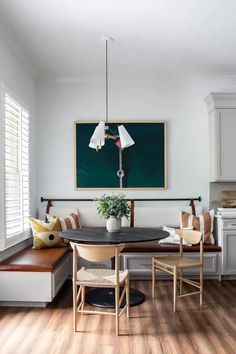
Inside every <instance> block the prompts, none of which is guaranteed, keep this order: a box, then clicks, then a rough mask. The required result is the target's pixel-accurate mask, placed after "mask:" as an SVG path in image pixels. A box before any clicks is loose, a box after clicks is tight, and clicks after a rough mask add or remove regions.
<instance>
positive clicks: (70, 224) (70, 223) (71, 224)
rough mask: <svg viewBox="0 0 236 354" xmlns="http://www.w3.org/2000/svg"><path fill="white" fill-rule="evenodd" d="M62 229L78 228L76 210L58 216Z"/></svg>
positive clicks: (78, 222)
mask: <svg viewBox="0 0 236 354" xmlns="http://www.w3.org/2000/svg"><path fill="white" fill-rule="evenodd" d="M60 223H61V228H62V231H66V230H73V229H80V228H81V226H80V221H79V214H78V211H77V210H75V211H73V212H72V213H71V214H70V215H68V216H67V217H65V218H60Z"/></svg>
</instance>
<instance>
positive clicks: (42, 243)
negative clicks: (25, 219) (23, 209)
mask: <svg viewBox="0 0 236 354" xmlns="http://www.w3.org/2000/svg"><path fill="white" fill-rule="evenodd" d="M29 221H30V225H31V227H32V230H33V238H34V244H33V247H32V248H33V249H36V250H39V249H41V248H50V247H64V246H66V245H65V243H64V242H63V238H62V237H61V236H59V233H60V232H61V224H60V220H59V218H55V219H53V220H52V221H50V222H45V221H43V220H38V219H34V218H29Z"/></svg>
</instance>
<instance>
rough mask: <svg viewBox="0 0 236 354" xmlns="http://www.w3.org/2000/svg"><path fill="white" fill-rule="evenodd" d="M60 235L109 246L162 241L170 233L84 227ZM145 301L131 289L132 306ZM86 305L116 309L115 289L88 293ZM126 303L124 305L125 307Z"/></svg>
mask: <svg viewBox="0 0 236 354" xmlns="http://www.w3.org/2000/svg"><path fill="white" fill-rule="evenodd" d="M60 235H61V236H62V237H63V238H64V239H67V240H69V241H73V242H78V243H85V244H93V245H95V244H97V245H109V244H120V243H124V244H127V243H137V242H148V241H155V240H160V239H162V238H165V237H167V236H169V233H168V232H166V231H163V230H161V229H157V228H149V227H122V228H121V229H120V231H119V232H116V233H111V232H108V231H107V229H106V228H105V227H84V228H81V229H74V230H67V231H62V232H61V233H60ZM114 266H115V264H114V258H112V259H111V268H112V269H114ZM144 300H145V295H144V294H143V293H142V292H141V291H139V290H137V289H133V288H130V306H136V305H139V304H141V303H142V302H143V301H144ZM85 301H86V303H88V304H90V305H93V306H97V307H103V308H104V307H106V308H114V307H115V294H114V289H108V288H95V289H93V290H90V291H88V292H87V293H86V297H85ZM124 304H125V300H124V303H123V304H122V305H123V306H124Z"/></svg>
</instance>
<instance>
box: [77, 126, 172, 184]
mask: <svg viewBox="0 0 236 354" xmlns="http://www.w3.org/2000/svg"><path fill="white" fill-rule="evenodd" d="M97 124H98V122H88V121H86V122H85V121H76V122H75V187H76V189H166V188H167V186H166V180H167V175H166V174H167V172H166V170H167V168H166V163H167V162H166V125H167V123H166V122H165V121H151V122H133V121H132V122H131V121H130V122H111V123H110V122H109V124H108V125H109V128H110V129H111V130H112V131H113V132H115V133H116V132H117V125H119V124H124V126H125V128H126V129H127V131H128V132H129V134H130V135H131V137H132V138H133V140H134V141H135V144H134V145H132V146H130V147H129V148H126V149H124V150H122V151H120V149H119V147H117V145H116V144H115V142H114V140H112V139H106V141H105V145H104V146H103V147H102V149H100V150H99V151H96V150H94V149H91V148H89V146H88V144H89V141H90V138H91V136H92V134H93V131H94V129H95V127H96V126H97ZM117 133H118V132H117ZM120 154H122V155H120ZM120 159H121V161H122V170H123V171H124V176H123V178H122V182H121V179H120V177H119V175H118V173H117V171H118V170H119V163H120Z"/></svg>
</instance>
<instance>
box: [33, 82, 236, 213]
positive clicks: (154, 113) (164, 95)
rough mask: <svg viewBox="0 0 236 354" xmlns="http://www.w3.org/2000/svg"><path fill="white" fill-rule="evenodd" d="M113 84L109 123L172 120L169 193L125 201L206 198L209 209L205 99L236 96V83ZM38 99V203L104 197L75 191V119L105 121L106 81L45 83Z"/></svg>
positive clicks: (134, 194) (150, 193) (146, 194)
mask: <svg viewBox="0 0 236 354" xmlns="http://www.w3.org/2000/svg"><path fill="white" fill-rule="evenodd" d="M110 81H111V85H110V117H111V120H112V119H113V120H115V119H123V120H124V121H125V120H131V119H134V120H145V119H146V120H150V119H157V120H158V119H160V120H162V119H166V120H167V121H168V139H167V147H168V189H167V190H165V191H155V190H153V191H142V190H140V191H126V192H125V194H126V195H127V197H137V198H138V197H140V198H155V197H156V198H158V197H159V198H168V197H169V198H170V197H180V198H181V197H189V196H190V197H191V196H202V198H203V206H206V207H207V206H208V200H209V195H208V194H209V183H208V115H207V109H206V106H205V103H204V98H205V97H206V96H207V95H208V94H209V93H210V92H214V91H235V90H236V81H235V78H233V77H232V76H228V77H222V76H218V77H210V76H191V77H190V76H188V77H162V78H161V77H159V78H158V77H155V76H153V77H140V76H136V77H135V78H131V77H130V78H127V77H123V78H115V77H113V78H112V79H111V80H110ZM37 98H38V105H37V107H38V132H37V146H38V147H37V149H38V150H37V161H38V165H37V176H38V191H37V194H38V199H39V198H40V197H41V196H43V197H45V198H46V197H53V198H55V197H58V198H63V197H64V198H69V197H71V198H94V197H95V196H97V195H99V194H101V193H104V192H103V191H100V192H99V191H75V190H74V136H73V134H74V132H73V122H74V121H75V120H89V119H91V120H97V121H99V119H102V118H104V82H103V81H102V80H98V79H97V80H93V81H92V80H84V81H82V80H81V81H80V80H76V79H71V80H70V79H67V80H62V79H61V80H54V81H45V80H44V81H41V82H40V83H39V85H38V92H37ZM94 153H96V152H94Z"/></svg>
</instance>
